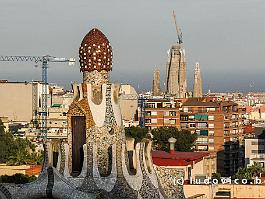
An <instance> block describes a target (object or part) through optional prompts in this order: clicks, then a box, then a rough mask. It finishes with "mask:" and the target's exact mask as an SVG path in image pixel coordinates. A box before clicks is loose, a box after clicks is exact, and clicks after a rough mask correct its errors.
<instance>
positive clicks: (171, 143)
mask: <svg viewBox="0 0 265 199" xmlns="http://www.w3.org/2000/svg"><path fill="white" fill-rule="evenodd" d="M176 141H177V139H176V138H173V137H171V138H169V139H168V142H169V153H170V154H174V153H176V151H175V143H176Z"/></svg>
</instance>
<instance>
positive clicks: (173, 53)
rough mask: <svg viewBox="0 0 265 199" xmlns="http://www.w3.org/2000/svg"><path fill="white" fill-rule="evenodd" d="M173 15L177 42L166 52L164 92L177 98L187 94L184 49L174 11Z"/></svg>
mask: <svg viewBox="0 0 265 199" xmlns="http://www.w3.org/2000/svg"><path fill="white" fill-rule="evenodd" d="M173 17H174V21H175V25H176V30H177V36H178V42H177V44H176V45H173V46H172V47H171V49H170V50H169V52H168V61H167V65H166V93H167V94H168V95H171V96H174V97H177V98H185V97H186V96H187V75H186V73H187V72H186V70H187V69H186V68H187V66H186V57H185V50H184V48H183V46H182V43H183V42H182V33H181V31H180V28H179V27H178V26H177V22H176V16H175V13H174V12H173Z"/></svg>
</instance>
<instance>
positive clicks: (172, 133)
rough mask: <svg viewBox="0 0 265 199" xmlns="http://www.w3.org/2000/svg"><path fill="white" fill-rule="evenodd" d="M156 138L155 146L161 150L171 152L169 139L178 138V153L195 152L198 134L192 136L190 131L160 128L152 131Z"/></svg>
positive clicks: (176, 148) (176, 147) (176, 146)
mask: <svg viewBox="0 0 265 199" xmlns="http://www.w3.org/2000/svg"><path fill="white" fill-rule="evenodd" d="M152 134H153V136H154V138H153V139H154V145H155V147H156V149H159V150H165V151H168V150H169V143H168V139H169V138H171V137H173V138H176V139H177V141H176V144H175V150H176V151H193V145H194V142H195V141H196V139H197V134H192V133H191V132H190V131H185V130H180V131H179V130H178V129H177V128H175V127H160V128H156V129H153V130H152Z"/></svg>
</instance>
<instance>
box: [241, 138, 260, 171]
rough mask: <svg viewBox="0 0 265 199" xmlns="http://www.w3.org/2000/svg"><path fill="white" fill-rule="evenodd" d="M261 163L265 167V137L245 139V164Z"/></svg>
mask: <svg viewBox="0 0 265 199" xmlns="http://www.w3.org/2000/svg"><path fill="white" fill-rule="evenodd" d="M255 162H256V163H259V164H260V165H261V166H262V167H263V168H265V139H259V138H250V139H245V166H247V167H248V166H251V165H253V164H254V163H255Z"/></svg>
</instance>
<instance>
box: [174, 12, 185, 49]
mask: <svg viewBox="0 0 265 199" xmlns="http://www.w3.org/2000/svg"><path fill="white" fill-rule="evenodd" d="M172 15H173V19H174V22H175V26H176V31H177V36H178V44H182V43H183V41H182V32H181V30H180V27H178V25H177V20H176V14H175V11H174V10H173V14H172Z"/></svg>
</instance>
